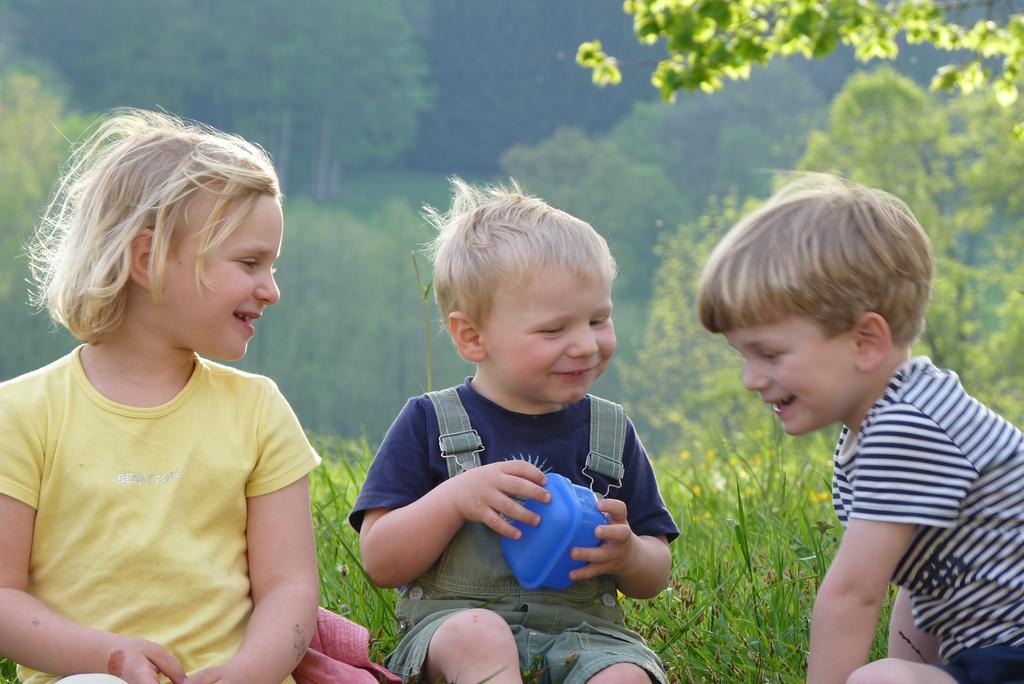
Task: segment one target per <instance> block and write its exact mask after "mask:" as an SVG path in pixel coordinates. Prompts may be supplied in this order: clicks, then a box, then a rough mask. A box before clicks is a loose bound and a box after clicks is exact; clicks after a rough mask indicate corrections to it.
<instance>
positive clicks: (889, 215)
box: [697, 174, 933, 347]
mask: <svg viewBox="0 0 1024 684" xmlns="http://www.w3.org/2000/svg"><path fill="white" fill-rule="evenodd" d="M932 263H933V260H932V249H931V242H930V241H929V240H928V237H927V235H925V233H924V231H923V230H922V229H921V226H920V225H918V223H917V220H916V219H915V218H914V215H913V213H911V211H910V209H909V208H908V207H907V205H906V204H905V203H904V202H903V201H902V200H900V199H899V198H897V197H895V196H894V195H891V194H889V193H887V192H884V191H882V190H877V189H873V188H868V187H864V186H862V185H857V184H854V183H850V182H847V181H845V180H842V179H840V178H837V177H835V176H831V175H827V174H807V175H802V176H798V177H797V178H796V179H795V180H793V181H791V182H790V183H789V184H787V185H786V186H785V187H783V188H782V189H781V190H779V191H778V192H777V193H775V195H773V196H772V197H771V198H770V199H769V200H768V201H767V202H766V203H765V204H764V205H763V206H762V207H761V208H760V209H758V210H757V211H755V212H753V213H751V214H750V215H748V216H747V217H745V218H744V219H743V220H741V221H740V222H739V223H737V224H736V225H735V226H733V228H732V229H731V230H730V231H729V232H728V233H727V234H726V236H725V237H724V238H722V240H721V241H720V242H719V243H718V245H717V246H716V247H715V249H714V250H713V251H712V253H711V256H710V257H709V258H708V261H707V264H706V265H705V267H704V271H703V273H702V275H701V280H700V288H699V293H698V296H697V310H698V313H699V315H700V320H701V323H702V324H703V325H704V327H705V328H707V329H708V330H710V331H711V332H715V333H724V332H729V331H731V330H734V329H736V328H741V327H742V328H745V327H751V326H757V325H766V324H772V323H777V322H779V321H780V320H782V319H784V318H786V317H788V316H801V317H804V318H808V319H810V320H812V321H815V322H816V323H818V325H820V326H821V327H822V329H823V330H824V331H825V333H826V334H838V333H841V332H845V331H847V330H849V329H850V328H852V327H853V325H854V324H855V323H856V321H857V320H858V318H859V317H860V316H861V315H862V314H863V313H865V312H868V311H873V312H876V313H878V314H880V315H881V316H883V317H884V318H885V320H886V321H887V322H888V324H889V328H890V330H891V331H892V338H893V342H894V343H895V344H897V345H901V346H907V347H909V346H910V345H911V344H912V343H913V342H914V340H915V339H917V337H918V335H920V334H921V331H922V330H923V328H924V315H925V311H926V310H927V308H928V302H929V298H930V296H931V279H932Z"/></svg>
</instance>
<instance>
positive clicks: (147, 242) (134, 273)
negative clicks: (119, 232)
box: [131, 228, 153, 292]
mask: <svg viewBox="0 0 1024 684" xmlns="http://www.w3.org/2000/svg"><path fill="white" fill-rule="evenodd" d="M152 256H153V229H152V228H143V229H142V230H140V231H139V232H138V233H136V234H135V237H134V238H132V261H131V278H132V282H134V283H135V284H136V285H138V286H139V287H141V288H142V289H143V290H145V291H146V292H149V291H150V289H151V287H152V283H150V282H149V261H150V259H151V258H152Z"/></svg>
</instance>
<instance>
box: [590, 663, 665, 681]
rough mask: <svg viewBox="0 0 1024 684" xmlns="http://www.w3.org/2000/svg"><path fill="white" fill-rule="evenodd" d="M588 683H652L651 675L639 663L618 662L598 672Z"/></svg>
mask: <svg viewBox="0 0 1024 684" xmlns="http://www.w3.org/2000/svg"><path fill="white" fill-rule="evenodd" d="M587 684H651V676H650V675H649V674H647V670H645V669H644V668H642V667H640V666H639V665H634V664H633V663H617V664H615V665H610V666H608V667H606V668H604V669H603V670H601V671H600V672H598V673H597V674H596V675H594V676H593V677H591V678H590V679H588V680H587Z"/></svg>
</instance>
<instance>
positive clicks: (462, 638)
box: [430, 608, 515, 648]
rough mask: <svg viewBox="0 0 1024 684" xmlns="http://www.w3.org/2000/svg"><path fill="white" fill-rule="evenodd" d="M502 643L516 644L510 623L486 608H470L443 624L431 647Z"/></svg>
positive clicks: (431, 641) (435, 633)
mask: <svg viewBox="0 0 1024 684" xmlns="http://www.w3.org/2000/svg"><path fill="white" fill-rule="evenodd" d="M502 642H505V643H512V644H514V643H515V639H514V638H513V636H512V630H511V629H510V628H509V626H508V623H506V622H505V620H504V619H503V618H502V617H501V616H500V615H498V614H497V613H494V612H492V611H490V610H487V609H486V608H469V609H467V610H463V611H460V612H458V613H455V614H454V615H452V616H451V617H450V618H448V619H447V620H445V621H444V622H442V623H441V625H440V626H439V627H438V628H437V631H436V632H434V637H433V638H432V639H431V640H430V646H431V648H435V647H436V646H437V645H439V644H445V643H452V644H456V645H459V644H461V645H467V644H468V645H472V646H487V645H490V644H498V643H502Z"/></svg>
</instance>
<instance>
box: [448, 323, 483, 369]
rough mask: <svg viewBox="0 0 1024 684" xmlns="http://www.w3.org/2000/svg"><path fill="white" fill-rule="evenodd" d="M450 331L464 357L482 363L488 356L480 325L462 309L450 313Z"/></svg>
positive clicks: (471, 361)
mask: <svg viewBox="0 0 1024 684" xmlns="http://www.w3.org/2000/svg"><path fill="white" fill-rule="evenodd" d="M448 332H449V333H451V336H452V340H453V341H454V342H455V348H456V349H457V350H458V352H459V354H460V355H461V356H462V358H464V359H466V360H467V361H469V362H470V363H480V362H481V361H483V360H484V358H486V356H487V353H486V352H485V351H484V343H483V339H482V338H481V336H480V327H479V326H478V325H477V324H476V323H474V322H473V319H471V318H470V317H469V316H468V315H466V314H465V313H463V312H462V311H453V312H451V313H450V314H448Z"/></svg>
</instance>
